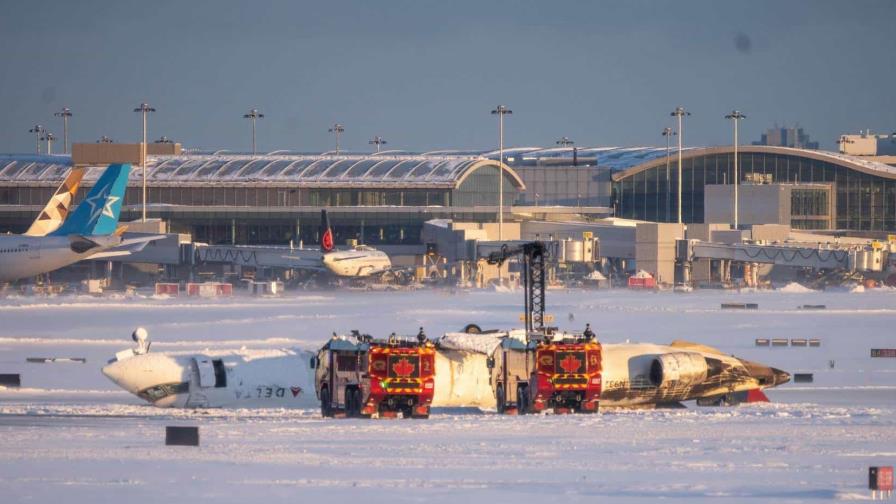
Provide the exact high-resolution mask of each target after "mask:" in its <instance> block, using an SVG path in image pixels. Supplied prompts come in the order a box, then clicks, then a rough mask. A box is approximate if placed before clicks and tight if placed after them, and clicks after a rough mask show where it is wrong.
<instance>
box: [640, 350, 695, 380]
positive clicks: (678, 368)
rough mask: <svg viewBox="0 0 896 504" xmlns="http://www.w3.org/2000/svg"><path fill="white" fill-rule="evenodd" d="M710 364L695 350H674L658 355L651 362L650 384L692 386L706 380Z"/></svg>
mask: <svg viewBox="0 0 896 504" xmlns="http://www.w3.org/2000/svg"><path fill="white" fill-rule="evenodd" d="M708 373H709V366H707V364H706V359H704V358H703V356H702V355H701V354H699V353H695V352H673V353H668V354H662V355H658V356H656V358H654V359H653V362H652V363H651V364H650V384H651V385H653V386H654V387H668V386H674V387H691V386H694V385H698V384H700V383H702V382H703V381H704V380H706V376H707V374H708Z"/></svg>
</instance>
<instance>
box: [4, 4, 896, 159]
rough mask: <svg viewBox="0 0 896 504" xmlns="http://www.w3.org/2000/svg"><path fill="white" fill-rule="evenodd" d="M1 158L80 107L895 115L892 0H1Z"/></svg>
mask: <svg viewBox="0 0 896 504" xmlns="http://www.w3.org/2000/svg"><path fill="white" fill-rule="evenodd" d="M0 9H2V10H0V54H2V67H0V68H2V72H0V152H6V153H8V152H31V151H33V149H34V137H33V136H32V135H31V134H29V133H28V129H29V128H30V127H32V126H33V125H34V124H36V123H39V124H42V125H45V126H48V127H49V129H50V130H51V131H53V132H54V133H56V134H57V135H58V136H59V138H60V139H61V137H62V124H61V120H60V119H58V118H55V117H53V112H55V111H57V110H58V109H60V108H61V107H63V106H68V107H71V109H72V110H73V112H74V117H73V118H72V121H71V131H72V133H71V136H72V139H73V140H74V141H80V142H94V141H95V140H96V139H97V138H99V137H100V136H101V135H108V136H110V137H112V138H113V139H115V140H116V141H120V142H133V141H137V140H138V138H139V136H140V122H139V118H138V115H137V114H135V113H133V112H132V109H133V108H134V107H135V106H137V105H138V104H139V103H140V102H141V101H147V102H149V103H150V104H151V105H153V106H154V107H156V108H157V109H158V111H157V112H156V113H155V114H153V115H152V116H151V117H150V128H149V129H150V132H149V134H150V136H151V137H152V138H153V139H154V138H158V137H159V136H160V135H166V136H168V137H170V138H173V139H175V140H177V141H180V142H182V143H183V144H184V145H185V146H186V147H200V148H225V149H233V150H248V149H250V145H251V144H250V141H251V140H250V126H249V123H248V121H246V120H245V119H242V114H244V113H245V112H247V111H248V109H250V108H252V107H258V108H259V109H260V110H261V111H262V112H263V113H264V114H265V115H266V117H265V118H264V119H263V120H261V121H259V124H258V143H259V150H263V151H268V150H274V149H299V150H307V151H321V150H326V149H330V148H332V146H333V139H332V135H330V134H329V133H327V128H328V126H329V125H332V124H333V123H334V122H336V121H338V122H340V123H342V124H343V125H344V126H345V133H344V135H343V145H344V147H345V148H348V149H352V150H367V149H369V148H370V146H369V145H368V143H367V142H368V140H369V139H370V138H372V137H373V135H381V136H383V137H384V138H386V140H387V141H388V142H389V144H388V145H387V147H389V148H397V149H409V150H424V149H434V148H489V147H491V146H493V145H495V144H497V123H496V119H495V118H494V117H493V116H491V115H490V114H489V111H490V110H491V109H492V108H494V106H495V105H497V104H506V105H508V106H509V107H510V108H511V109H512V110H513V115H512V116H511V117H509V118H508V119H507V123H506V143H507V144H508V145H517V146H523V145H542V146H550V145H553V144H554V141H555V140H557V139H558V138H559V137H561V136H568V137H570V138H572V139H573V140H575V141H576V144H577V145H581V146H594V145H601V146H609V145H623V146H624V145H660V144H664V141H663V139H662V137H661V136H660V132H661V130H662V129H663V127H665V126H667V125H671V120H670V119H671V118H670V117H669V112H670V111H671V110H672V109H673V108H674V107H675V106H676V105H679V104H680V105H683V106H685V107H686V108H688V109H689V110H690V111H691V112H692V113H693V115H692V116H691V117H690V118H688V119H687V121H686V125H685V130H684V133H685V135H684V139H685V144H690V145H717V144H726V143H728V144H730V142H731V126H730V124H729V123H728V122H727V121H726V120H724V119H723V118H722V116H723V115H724V114H725V113H727V112H729V111H730V110H731V109H732V108H737V109H739V110H741V111H743V112H744V113H746V114H747V116H748V118H747V119H746V120H745V121H744V122H743V123H742V127H741V139H742V140H741V141H742V143H749V142H750V141H752V140H758V138H759V135H760V133H761V132H762V131H764V130H765V129H766V128H769V127H771V126H772V125H774V124H775V123H777V124H779V125H784V124H787V125H794V124H797V123H798V124H799V125H801V126H803V127H804V128H805V129H806V131H807V132H808V133H809V134H810V135H811V136H812V138H813V139H816V140H819V141H820V142H821V143H822V147H823V148H827V149H835V148H836V144H835V143H834V141H835V140H836V138H837V136H838V135H839V134H840V133H845V132H856V131H858V130H859V129H865V128H871V129H872V130H875V131H881V132H887V133H889V132H892V131H894V130H896V28H894V20H896V1H892V0H885V1H853V2H844V1H842V0H839V1H786V2H782V1H777V0H775V1H755V0H751V1H745V2H722V1H716V0H712V1H678V2H673V1H668V2H665V1H647V2H640V1H618V2H597V1H595V2H589V1H583V2H571V1H551V2H547V1H532V2H522V1H520V2H487V1H484V0H477V1H470V2H467V1H455V0H452V1H420V0H416V1H407V2H404V1H382V2H381V1H370V0H358V1H327V2H320V3H305V2H299V1H282V2H268V1H263V0H258V1H245V2H229V1H209V2H196V1H194V2H186V1H184V2H173V1H172V2H168V1H158V0H156V1H152V2H147V1H122V0H115V1H108V2H95V1H88V0H83V1H52V0H43V1H39V2H37V1H14V0H9V1H5V2H3V3H2V7H0Z"/></svg>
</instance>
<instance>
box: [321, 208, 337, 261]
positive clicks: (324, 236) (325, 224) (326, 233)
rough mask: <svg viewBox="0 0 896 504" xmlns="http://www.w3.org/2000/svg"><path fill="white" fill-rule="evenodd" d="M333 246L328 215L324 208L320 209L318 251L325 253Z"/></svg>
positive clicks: (331, 249) (331, 229)
mask: <svg viewBox="0 0 896 504" xmlns="http://www.w3.org/2000/svg"><path fill="white" fill-rule="evenodd" d="M334 248H335V246H334V244H333V228H331V227H330V217H329V216H327V211H326V210H323V209H322V210H321V211H320V251H321V252H323V253H324V254H326V253H327V252H332V251H333V249H334Z"/></svg>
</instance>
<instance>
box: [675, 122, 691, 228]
mask: <svg viewBox="0 0 896 504" xmlns="http://www.w3.org/2000/svg"><path fill="white" fill-rule="evenodd" d="M670 115H671V116H673V117H678V223H679V224H681V223H682V219H681V190H682V184H681V139H682V137H684V133H683V132H682V131H681V120H682V118H684V116H686V115H691V113H690V112H688V111H687V110H685V109H684V107H681V106H678V107H675V110H673V111H672V113H671V114H670Z"/></svg>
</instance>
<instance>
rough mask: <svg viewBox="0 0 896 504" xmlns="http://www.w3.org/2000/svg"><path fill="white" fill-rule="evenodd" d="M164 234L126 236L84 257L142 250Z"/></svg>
mask: <svg viewBox="0 0 896 504" xmlns="http://www.w3.org/2000/svg"><path fill="white" fill-rule="evenodd" d="M165 237H166V236H165V235H146V236H137V237H128V238H124V239H122V240H121V242H120V243H118V244H117V245H115V246H114V247H112V248H107V249H105V250H102V251H100V252H97V253H96V254H93V255H91V256H89V257H86V258H85V259H105V258H107V257H120V256H126V255H130V254H132V253H134V252H140V251H141V250H143V249H144V248H145V247H146V245H147V244H149V242H152V241H156V240H161V239H163V238H165Z"/></svg>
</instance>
